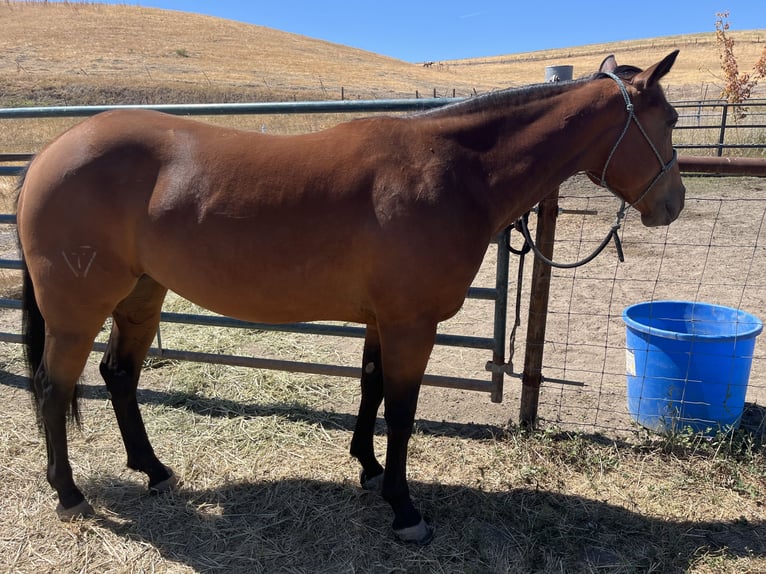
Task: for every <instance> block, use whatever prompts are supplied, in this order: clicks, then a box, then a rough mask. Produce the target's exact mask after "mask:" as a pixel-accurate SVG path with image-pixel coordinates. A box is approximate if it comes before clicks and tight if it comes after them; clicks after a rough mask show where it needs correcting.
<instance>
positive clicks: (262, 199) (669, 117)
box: [17, 51, 685, 543]
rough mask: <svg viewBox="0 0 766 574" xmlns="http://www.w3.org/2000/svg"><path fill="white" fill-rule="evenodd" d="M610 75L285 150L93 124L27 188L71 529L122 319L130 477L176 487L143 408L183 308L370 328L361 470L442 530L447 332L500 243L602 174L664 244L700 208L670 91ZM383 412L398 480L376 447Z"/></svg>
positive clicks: (164, 121) (418, 528) (55, 460)
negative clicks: (410, 480)
mask: <svg viewBox="0 0 766 574" xmlns="http://www.w3.org/2000/svg"><path fill="white" fill-rule="evenodd" d="M676 56H677V51H676V52H673V53H671V54H669V55H668V56H667V57H665V58H664V59H663V60H662V61H660V62H658V63H656V64H654V65H653V66H651V67H650V68H648V69H647V70H645V71H642V70H640V69H639V68H636V67H633V66H618V65H617V62H616V61H615V59H614V58H613V57H611V56H610V57H609V58H607V59H606V60H604V62H603V63H602V65H601V68H600V70H599V72H597V73H595V74H593V75H592V76H589V77H588V78H585V79H580V80H577V81H572V82H564V83H559V84H540V85H535V86H528V87H525V88H518V89H507V90H501V91H497V92H494V93H490V94H487V95H483V96H480V97H475V98H472V99H470V100H466V101H462V102H458V103H454V104H451V105H448V106H445V107H443V108H441V109H438V110H434V111H428V112H419V113H415V114H411V115H408V116H399V117H371V118H367V119H357V120H353V121H349V122H345V123H341V124H339V125H337V126H335V127H333V128H330V129H327V130H324V131H320V132H316V133H309V134H303V135H297V136H277V135H267V134H261V133H255V132H248V131H241V130H235V129H230V128H223V127H215V126H213V125H209V124H205V123H201V122H196V121H192V120H188V119H182V118H179V117H174V116H170V115H165V114H162V113H159V112H154V111H146V110H117V111H110V112H106V113H102V114H99V115H96V116H94V117H92V118H89V119H87V120H85V121H83V122H82V123H80V124H79V125H77V126H75V127H73V128H71V129H70V130H68V131H66V132H65V133H63V134H62V135H60V136H59V137H58V138H56V139H55V140H54V141H53V142H51V143H50V144H48V145H47V146H46V147H45V148H44V149H43V150H42V151H41V152H40V153H39V154H38V155H37V156H36V157H35V158H34V159H33V160H32V161H31V162H30V164H29V165H28V166H27V169H26V171H25V174H24V175H23V176H22V178H21V179H20V182H19V194H18V203H17V217H18V235H19V241H20V245H21V248H22V253H23V260H24V264H23V269H24V292H23V311H24V319H23V322H24V328H23V341H24V343H25V349H26V355H27V361H28V363H29V369H30V388H31V391H32V395H33V399H34V403H35V405H36V409H37V415H38V422H39V423H40V425H41V428H42V429H43V431H44V435H45V441H46V445H47V452H48V466H47V478H48V481H49V483H50V484H51V486H52V487H53V488H54V489H55V490H56V492H57V494H58V500H59V502H58V506H57V513H58V516H59V517H60V518H61V519H62V520H70V519H72V518H73V517H78V516H85V515H89V514H92V513H93V512H94V511H93V508H92V507H91V506H90V504H89V503H88V502H87V501H86V499H85V497H84V496H83V494H82V492H81V491H80V490H79V489H78V487H77V486H76V485H75V482H74V479H73V476H72V468H71V466H70V463H69V457H68V452H67V419H68V418H72V419H74V420H75V421H78V422H79V411H78V406H77V398H76V396H77V393H76V389H77V382H78V379H79V377H80V375H81V373H82V370H83V368H84V366H85V363H86V360H87V358H88V355H89V354H90V352H91V349H92V344H93V341H94V338H95V337H96V335H97V334H98V332H99V330H100V329H101V328H102V326H103V324H104V321H105V320H106V319H107V318H108V317H109V316H111V317H112V327H111V334H110V337H109V342H108V345H107V350H106V352H105V354H104V357H103V359H102V361H101V364H100V372H101V375H102V376H103V378H104V381H105V383H106V386H107V389H108V391H109V394H110V396H111V401H112V404H113V408H114V412H115V415H116V418H117V422H118V425H119V429H120V433H121V435H122V438H123V441H124V444H125V450H126V452H127V465H128V467H130V468H131V469H135V470H138V471H142V472H144V473H146V474H147V475H148V483H149V488H150V489H151V490H153V491H162V490H165V489H169V488H172V487H173V486H174V485H175V484H176V477H175V475H174V474H173V472H172V470H171V469H170V468H168V467H167V466H165V465H164V464H163V463H162V462H160V460H159V459H158V458H157V456H156V455H155V453H154V451H153V449H152V446H151V444H150V442H149V439H148V437H147V433H146V430H145V428H144V424H143V421H142V418H141V414H140V412H139V407H138V403H137V400H136V388H137V385H138V378H139V374H140V371H141V366H142V363H143V360H144V358H145V356H146V354H147V351H148V349H149V347H150V344H151V342H152V340H153V337H154V335H155V333H156V332H157V327H158V324H159V320H160V309H161V307H162V302H163V299H164V297H165V294H166V292H167V290H168V289H171V290H173V291H175V292H176V293H178V294H180V295H181V296H183V297H185V298H187V299H188V300H190V301H193V302H195V303H197V304H199V305H201V306H202V307H205V308H208V309H211V310H213V311H215V312H217V313H220V314H223V315H228V316H232V317H238V318H241V319H245V320H250V321H262V322H273V323H284V322H293V321H313V320H340V321H350V322H358V323H361V324H364V325H366V337H365V341H364V350H363V357H362V366H363V368H362V370H361V402H360V406H359V415H358V418H357V422H356V426H355V429H354V433H353V437H352V439H351V449H350V451H351V454H352V455H353V456H354V457H355V458H357V459H358V460H359V462H360V464H361V467H362V471H361V482H362V485H363V486H365V487H368V488H370V487H373V486H374V487H379V488H380V489H381V490H382V495H383V497H384V499H385V500H386V501H387V502H388V503H389V504H390V505H391V507H392V509H393V514H394V521H393V529H394V531H395V533H396V535H398V537H399V538H400V539H402V540H405V541H411V542H417V543H426V542H428V541H429V540H430V538H431V536H432V532H433V530H432V528H431V526H429V525H428V524H427V523H426V522H425V521H424V520H423V518H422V516H421V514H420V512H419V511H418V510H417V509H416V508H415V506H414V505H413V502H412V500H411V498H410V494H409V489H408V485H407V479H406V462H407V445H408V441H409V439H410V435H411V433H412V425H413V421H414V416H415V409H416V405H417V400H418V393H419V390H420V385H421V378H422V376H423V373H424V371H425V368H426V364H427V362H428V359H429V355H430V354H431V350H432V347H433V345H434V337H435V334H436V328H437V324H438V323H439V322H440V321H443V320H445V319H447V318H449V317H451V316H452V315H454V314H455V313H456V312H457V311H458V310H459V309H460V307H461V306H462V304H463V301H464V299H465V297H466V293H467V290H468V287H469V286H470V284H471V281H472V279H473V278H474V276H475V274H476V273H477V270H478V269H479V266H480V264H481V262H482V260H483V258H484V254H485V251H486V249H487V247H488V245H489V243H490V241H491V239H492V238H493V237H495V236H496V235H497V234H498V233H499V232H500V231H501V230H502V229H504V228H505V227H506V226H508V225H509V224H511V223H512V222H514V221H515V220H516V219H517V218H519V217H520V216H521V215H522V214H523V213H525V212H526V211H528V210H529V209H530V208H531V207H533V206H534V204H535V203H537V202H538V201H539V200H541V199H542V198H543V197H545V196H546V195H547V194H548V193H549V192H550V191H551V190H553V189H554V188H556V186H558V185H559V184H560V183H561V182H562V181H564V180H565V179H566V178H568V177H569V176H571V175H573V174H575V173H577V172H583V171H584V172H586V173H588V174H589V175H591V177H592V178H593V179H594V180H596V181H597V182H598V183H600V184H601V185H603V186H605V187H607V188H608V189H610V190H611V191H612V192H613V193H615V194H616V195H617V196H619V197H620V198H622V199H623V200H624V201H625V202H627V203H628V204H629V205H630V206H632V207H634V208H635V209H637V210H638V211H639V212H640V213H641V219H642V222H643V223H644V224H645V225H647V226H653V225H667V224H670V223H671V222H672V221H673V220H675V219H676V217H678V215H679V213H680V211H681V209H682V208H683V202H684V194H685V189H684V186H683V184H682V182H681V177H680V173H679V169H678V165H677V163H676V154H675V151H674V149H673V144H672V138H671V134H672V131H673V127H674V125H675V123H676V121H677V119H678V115H677V113H676V112H675V110H674V109H673V107H672V106H671V105H670V104H669V103H668V102H667V100H666V98H665V96H664V93H663V90H662V88H661V87H660V85H659V80H660V79H661V78H662V77H663V76H664V75H665V74H667V72H668V71H669V70H670V69H671V67H672V65H673V63H674V61H675V59H676ZM381 402H384V405H385V414H384V418H385V421H386V425H387V449H386V456H385V470H384V466H383V465H381V464H380V462H378V460H377V459H376V456H375V452H374V449H373V430H374V424H375V419H376V416H377V411H378V408H379V406H380V404H381Z"/></svg>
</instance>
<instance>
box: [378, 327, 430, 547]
mask: <svg viewBox="0 0 766 574" xmlns="http://www.w3.org/2000/svg"><path fill="white" fill-rule="evenodd" d="M435 336H436V323H428V324H421V325H416V324H414V325H413V324H410V325H406V326H398V327H396V328H385V329H384V328H381V343H382V353H383V365H384V384H383V388H384V401H385V419H386V425H387V435H388V445H387V448H386V468H385V471H384V475H383V498H384V499H385V500H386V501H387V502H388V503H389V504H390V505H391V508H392V509H393V511H394V522H393V529H394V533H395V534H396V535H397V536H398V537H399V538H400V539H402V540H404V541H406V542H415V543H417V544H428V543H429V542H430V541H431V538H432V537H433V529H432V528H431V527H430V526H429V525H428V524H427V523H426V522H425V520H423V517H422V516H421V514H420V512H419V511H418V510H417V509H416V508H415V506H414V504H413V503H412V499H411V498H410V491H409V486H408V485H407V445H408V443H409V440H410V437H411V436H412V426H413V424H414V422H415V411H416V409H417V405H418V395H419V393H420V384H421V381H422V379H423V373H424V372H425V369H426V365H427V364H428V359H429V357H430V355H431V350H432V349H433V345H434V339H435Z"/></svg>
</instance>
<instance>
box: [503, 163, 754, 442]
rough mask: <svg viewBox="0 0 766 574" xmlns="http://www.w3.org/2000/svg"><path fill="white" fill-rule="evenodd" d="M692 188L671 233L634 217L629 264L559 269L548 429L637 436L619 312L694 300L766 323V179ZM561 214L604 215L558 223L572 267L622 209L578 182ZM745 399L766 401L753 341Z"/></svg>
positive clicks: (717, 181)
mask: <svg viewBox="0 0 766 574" xmlns="http://www.w3.org/2000/svg"><path fill="white" fill-rule="evenodd" d="M686 186H687V199H686V207H685V210H684V212H683V213H682V216H681V217H680V218H679V220H678V221H676V222H675V223H673V224H672V225H671V226H669V227H663V228H646V227H643V226H642V225H641V222H640V217H639V216H638V213H637V212H635V211H632V212H631V214H630V216H629V217H628V219H627V220H626V222H625V225H624V227H623V235H622V238H623V246H624V251H625V262H624V263H619V262H618V261H617V257H616V254H615V250H614V249H613V248H610V249H608V250H607V251H606V252H605V253H604V254H602V255H601V256H600V257H598V258H597V259H596V260H594V261H593V262H592V263H590V264H588V265H587V266H584V267H579V268H576V269H572V270H559V269H557V270H555V271H554V273H553V279H552V283H551V295H550V302H549V309H548V317H547V330H546V337H545V348H544V364H543V377H544V383H543V385H542V388H541V392H540V404H539V416H540V419H541V421H542V423H543V424H550V423H554V424H557V425H560V426H564V427H577V428H592V429H608V430H610V431H617V432H619V431H630V430H632V429H635V425H634V424H633V421H632V419H631V417H630V416H629V413H628V410H627V406H626V342H625V330H626V329H625V325H624V323H623V320H622V312H623V309H624V308H625V307H627V306H628V305H631V304H635V303H638V302H642V301H658V300H688V301H695V302H707V303H713V304H718V305H725V306H729V307H733V308H735V309H742V310H745V311H748V312H750V313H752V314H754V315H756V316H758V317H760V318H764V317H766V194H765V193H764V192H763V190H764V181H763V180H759V179H757V178H721V177H705V178H702V177H687V178H686ZM560 206H561V207H562V208H563V209H576V210H583V211H597V215H576V216H575V215H567V214H562V215H560V216H559V220H558V223H557V232H556V242H555V250H554V255H555V259H557V260H561V261H570V260H576V259H579V258H581V257H582V256H583V255H586V254H587V252H589V250H591V249H592V248H593V247H594V246H595V245H597V244H598V243H599V242H600V241H601V239H602V237H603V233H604V232H605V230H607V229H608V228H609V226H610V225H611V223H612V221H613V220H614V213H615V211H616V209H617V207H618V202H617V200H615V199H614V198H613V197H611V196H605V195H602V194H601V192H600V191H597V192H596V194H594V188H593V186H591V185H589V184H586V183H585V182H584V181H583V178H574V179H572V180H570V181H569V182H567V183H566V184H565V185H564V186H562V189H561V198H560ZM522 329H523V327H522ZM518 340H521V341H523V340H524V339H523V336H522V337H520V338H519V339H518ZM520 352H523V349H518V348H517V350H516V353H517V354H518V353H520ZM746 400H747V403H748V404H749V405H751V407H752V408H757V406H758V405H764V403H766V342H765V341H763V340H761V341H758V342H757V343H756V347H755V351H754V356H753V360H752V370H751V376H750V383H749V388H748V391H747V399H746Z"/></svg>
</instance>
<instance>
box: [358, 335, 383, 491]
mask: <svg viewBox="0 0 766 574" xmlns="http://www.w3.org/2000/svg"><path fill="white" fill-rule="evenodd" d="M381 402H383V365H382V363H381V360H380V337H379V336H378V331H377V328H376V327H375V326H374V325H368V326H367V333H366V335H365V339H364V352H363V353H362V398H361V401H360V403H359V416H357V418H356V427H355V428H354V436H353V438H352V439H351V455H352V456H354V457H356V458H357V459H358V460H359V463H360V464H361V465H362V473H361V475H360V481H361V483H362V487H363V488H365V489H366V490H379V489H380V488H381V487H382V484H383V467H382V466H381V464H380V463H379V462H378V460H377V458H375V449H374V446H373V435H374V434H375V421H376V419H377V417H378V408H379V407H380V403H381Z"/></svg>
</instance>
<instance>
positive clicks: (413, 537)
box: [394, 518, 434, 546]
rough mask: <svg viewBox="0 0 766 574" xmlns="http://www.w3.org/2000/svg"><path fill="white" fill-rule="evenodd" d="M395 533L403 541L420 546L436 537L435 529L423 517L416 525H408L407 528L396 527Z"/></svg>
mask: <svg viewBox="0 0 766 574" xmlns="http://www.w3.org/2000/svg"><path fill="white" fill-rule="evenodd" d="M394 534H396V536H397V538H399V540H401V541H402V542H411V543H413V544H417V545H419V546H425V545H426V544H428V543H429V542H431V540H433V538H434V529H433V528H431V527H430V526H428V524H427V523H426V521H425V520H423V519H422V518H421V519H420V522H419V523H418V524H416V525H415V526H408V527H407V528H400V529H399V530H396V529H394Z"/></svg>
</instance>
